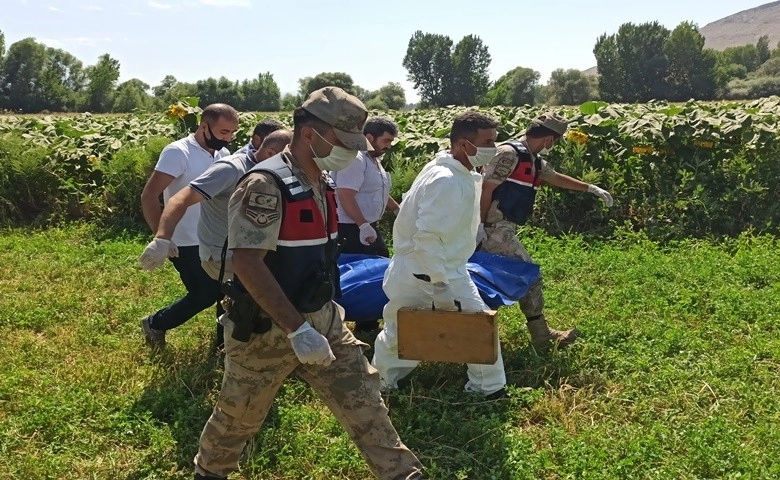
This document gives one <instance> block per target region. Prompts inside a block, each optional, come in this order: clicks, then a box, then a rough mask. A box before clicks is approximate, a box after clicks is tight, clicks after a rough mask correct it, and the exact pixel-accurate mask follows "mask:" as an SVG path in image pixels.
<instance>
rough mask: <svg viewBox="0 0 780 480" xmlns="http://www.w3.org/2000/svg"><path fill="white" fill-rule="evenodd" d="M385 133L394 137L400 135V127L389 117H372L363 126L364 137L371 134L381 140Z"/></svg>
mask: <svg viewBox="0 0 780 480" xmlns="http://www.w3.org/2000/svg"><path fill="white" fill-rule="evenodd" d="M385 133H389V134H390V135H392V136H394V137H395V136H396V135H398V125H396V124H395V122H394V121H392V120H390V119H389V118H387V117H370V118H369V119H368V120H366V124H365V125H363V135H368V134H371V135H373V136H374V138H379V137H381V136H382V135H384V134H385Z"/></svg>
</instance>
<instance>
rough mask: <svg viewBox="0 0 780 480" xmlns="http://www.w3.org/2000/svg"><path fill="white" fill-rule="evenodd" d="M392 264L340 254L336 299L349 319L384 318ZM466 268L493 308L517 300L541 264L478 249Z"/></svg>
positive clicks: (367, 257)
mask: <svg viewBox="0 0 780 480" xmlns="http://www.w3.org/2000/svg"><path fill="white" fill-rule="evenodd" d="M389 264H390V259H389V258H383V257H377V256H373V255H355V254H341V255H340V256H339V259H338V265H339V272H340V274H341V297H339V298H337V299H336V301H337V302H338V303H339V304H340V305H341V306H342V307H344V310H346V319H347V320H350V321H358V322H359V321H370V320H378V319H380V318H382V308H384V306H385V304H386V303H387V296H385V292H384V291H383V290H382V278H383V277H384V275H385V271H386V270H387V266H388V265H389ZM466 268H467V270H468V272H469V274H470V275H471V280H473V281H474V284H476V286H477V289H478V290H479V294H480V296H481V297H482V299H483V300H484V301H485V303H486V304H487V305H488V307H490V308H492V309H497V308H498V307H500V306H502V305H511V304H513V303H515V302H516V301H517V300H519V299H520V298H522V297H523V295H525V292H527V291H528V287H530V286H531V285H532V284H533V283H534V282H535V281H536V279H537V278H539V265H536V264H534V263H528V262H524V261H522V260H518V259H514V258H508V257H503V256H501V255H493V254H491V253H485V252H475V253H474V254H473V255H472V256H471V258H469V262H468V263H467V264H466Z"/></svg>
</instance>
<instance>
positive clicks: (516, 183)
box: [477, 113, 612, 350]
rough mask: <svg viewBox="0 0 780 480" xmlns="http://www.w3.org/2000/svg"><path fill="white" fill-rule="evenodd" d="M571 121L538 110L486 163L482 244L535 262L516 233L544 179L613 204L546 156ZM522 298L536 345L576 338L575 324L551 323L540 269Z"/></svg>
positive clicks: (488, 249) (544, 346)
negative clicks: (571, 326)
mask: <svg viewBox="0 0 780 480" xmlns="http://www.w3.org/2000/svg"><path fill="white" fill-rule="evenodd" d="M567 123H568V121H567V120H566V119H564V118H562V117H560V116H558V115H556V114H554V113H545V114H544V115H540V116H539V117H537V118H536V119H534V120H533V121H532V122H531V125H530V126H529V127H528V129H527V131H526V134H525V136H523V137H522V138H520V140H512V141H509V142H506V143H504V144H503V145H501V146H499V147H498V150H497V151H496V156H495V157H494V158H493V160H492V161H491V162H490V163H489V164H488V165H486V166H485V169H484V171H483V172H482V175H483V178H484V181H483V183H482V199H481V202H480V211H481V216H482V222H483V225H480V227H479V229H478V232H477V244H478V245H480V244H481V247H480V248H481V250H483V251H486V252H489V253H495V254H498V255H504V256H507V257H512V258H519V259H522V260H524V261H526V262H533V259H532V258H531V255H529V254H528V251H527V250H526V249H525V247H524V246H523V244H522V243H520V240H518V238H517V226H518V225H522V224H524V223H525V221H526V220H527V218H528V216H529V215H530V214H531V212H532V211H533V207H534V199H535V197H536V191H537V190H538V189H539V186H540V185H541V183H542V181H544V182H545V183H549V184H550V185H553V186H556V187H560V188H565V189H568V190H578V191H587V192H588V193H591V194H593V195H596V196H597V197H599V198H601V199H602V200H603V201H604V203H605V204H606V205H607V206H608V207H611V206H612V196H611V195H610V194H609V192H607V191H606V190H604V189H602V188H599V187H597V186H596V185H589V184H587V183H584V182H582V181H580V180H578V179H576V178H573V177H570V176H568V175H563V174H561V173H558V172H556V171H555V170H554V169H553V168H552V167H551V166H550V164H548V163H547V162H546V161H545V160H544V159H542V155H545V154H547V153H548V152H549V151H550V149H552V147H553V145H554V144H555V142H557V141H558V140H559V139H560V138H561V137H562V136H563V134H564V133H565V132H566V128H567ZM519 303H520V309H521V310H522V311H523V314H524V315H525V317H526V319H527V321H528V323H527V326H528V331H529V332H530V334H531V342H532V344H533V345H534V347H536V348H538V349H542V350H543V349H547V348H549V347H551V346H552V345H553V344H555V343H557V344H559V345H561V346H565V345H569V344H571V343H573V342H574V341H575V340H576V339H577V336H578V335H579V332H578V331H577V329H576V328H575V329H571V330H566V331H560V330H555V329H553V328H550V326H549V325H548V324H547V320H546V319H545V318H544V313H543V308H544V296H543V294H542V278H541V275H540V277H539V280H537V281H536V282H535V283H534V284H533V285H532V286H531V287H530V288H529V289H528V292H527V293H526V295H525V296H524V297H523V298H522V299H520V302H519Z"/></svg>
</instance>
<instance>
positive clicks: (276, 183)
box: [195, 87, 422, 479]
mask: <svg viewBox="0 0 780 480" xmlns="http://www.w3.org/2000/svg"><path fill="white" fill-rule="evenodd" d="M366 117H367V113H366V109H365V107H364V106H363V104H362V103H361V102H360V100H358V99H357V98H356V97H354V96H352V95H349V94H347V93H346V92H344V91H343V90H342V89H340V88H337V87H325V88H323V89H320V90H317V91H315V92H313V93H312V94H311V95H310V96H309V98H308V99H307V100H306V101H305V102H304V104H303V106H302V107H300V108H298V109H296V111H295V112H294V114H293V124H294V131H293V139H292V142H291V143H290V145H289V147H288V148H285V150H284V151H283V152H282V153H280V154H278V155H276V156H274V157H271V158H269V159H268V160H265V161H264V162H262V163H260V164H258V165H257V166H255V167H254V168H252V169H251V170H249V171H248V172H247V174H246V175H245V176H244V177H243V179H242V180H241V181H239V184H238V187H237V189H236V192H235V193H234V194H233V196H232V197H231V199H230V205H229V214H228V217H229V218H228V223H229V229H228V239H229V240H228V247H229V248H230V249H231V250H232V251H233V267H234V270H235V274H236V277H237V278H236V279H235V281H236V282H239V287H241V288H243V289H245V291H246V292H248V294H249V295H250V296H251V299H253V300H254V301H255V302H256V305H257V307H258V308H257V314H256V315H253V316H252V318H250V319H249V321H251V322H252V326H251V327H252V328H251V333H250V334H248V335H247V337H248V338H242V336H241V335H236V336H238V337H239V338H242V339H245V340H248V341H246V342H243V341H240V340H237V339H236V338H234V335H233V333H234V331H235V329H236V328H237V325H239V324H243V322H245V321H247V319H246V318H241V319H239V318H237V316H238V315H237V313H238V312H239V310H238V309H232V308H229V309H228V312H227V314H226V315H225V316H223V323H224V325H225V354H226V355H225V374H224V379H223V381H222V389H221V391H220V396H219V400H218V402H217V405H216V406H215V407H214V412H213V413H212V415H211V418H209V420H208V422H207V423H206V426H205V427H204V429H203V433H202V435H201V438H200V448H199V450H198V454H197V455H196V456H195V478H196V479H198V478H200V479H219V478H226V476H227V475H228V474H229V473H230V472H231V471H233V470H235V469H236V467H237V465H238V459H239V456H240V455H241V451H242V450H243V448H244V446H245V444H246V442H247V440H249V438H251V437H252V436H253V435H254V434H255V433H256V432H257V431H258V429H259V428H260V427H261V426H262V424H263V421H264V420H265V417H266V415H267V414H268V410H269V409H270V407H271V403H272V402H273V399H274V397H275V396H276V392H277V391H278V390H279V387H280V386H281V385H282V383H283V382H284V380H285V379H286V378H287V377H288V376H289V375H290V374H291V373H293V372H295V373H296V374H297V375H298V376H299V377H300V378H302V379H304V380H305V381H306V382H308V383H309V385H311V386H312V388H314V390H315V391H316V392H317V393H318V395H319V396H320V398H321V399H322V401H323V402H325V404H326V405H327V406H328V408H330V410H331V411H332V412H333V414H334V415H335V416H336V418H337V419H338V420H339V422H340V423H341V424H342V425H343V426H344V428H345V430H346V431H347V433H348V434H349V436H350V437H351V438H352V440H353V441H354V442H355V444H356V445H357V447H358V449H359V450H360V452H361V453H362V454H363V456H364V458H365V459H366V461H367V462H368V465H369V467H370V468H371V470H372V471H373V472H374V474H375V475H376V476H377V477H378V478H382V479H418V478H422V473H421V472H422V465H421V464H420V462H419V460H418V459H417V457H415V455H414V454H413V453H412V452H411V451H410V450H409V449H408V448H407V447H406V446H405V445H404V444H403V443H402V442H401V439H400V438H399V436H398V433H397V432H396V430H395V428H394V427H393V424H392V423H391V421H390V417H389V416H388V410H387V407H386V406H385V404H384V402H383V400H382V397H381V395H380V392H379V374H378V372H377V370H376V369H375V368H373V367H372V366H371V365H370V364H369V363H368V361H367V359H366V357H365V356H364V354H363V348H364V347H366V346H367V345H366V344H365V343H363V342H360V341H359V340H357V339H356V338H355V337H354V336H353V335H352V333H351V332H350V331H349V330H348V329H347V328H346V326H345V325H344V322H343V320H344V311H343V309H342V308H341V307H340V306H338V305H337V304H336V303H334V302H333V297H334V294H335V292H336V290H337V289H338V268H337V266H336V264H335V261H336V256H337V249H336V248H335V242H336V239H337V237H338V219H337V218H336V203H335V193H334V189H333V185H332V183H331V182H329V179H328V177H327V175H324V174H323V172H322V171H323V170H326V171H328V170H340V169H343V168H345V167H346V166H348V165H349V164H350V163H351V162H353V161H355V158H356V156H357V152H358V151H359V150H367V149H370V148H371V147H370V145H369V144H368V143H367V140H366V137H365V136H364V135H363V132H362V128H363V124H364V123H365V120H366ZM241 311H243V310H241Z"/></svg>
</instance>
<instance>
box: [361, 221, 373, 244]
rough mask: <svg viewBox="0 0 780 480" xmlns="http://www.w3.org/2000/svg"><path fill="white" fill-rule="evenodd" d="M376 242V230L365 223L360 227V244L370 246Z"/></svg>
mask: <svg viewBox="0 0 780 480" xmlns="http://www.w3.org/2000/svg"><path fill="white" fill-rule="evenodd" d="M374 242H376V230H374V227H372V226H371V224H370V223H368V222H366V223H364V224H363V225H361V226H360V243H362V244H363V245H370V244H372V243H374Z"/></svg>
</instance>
